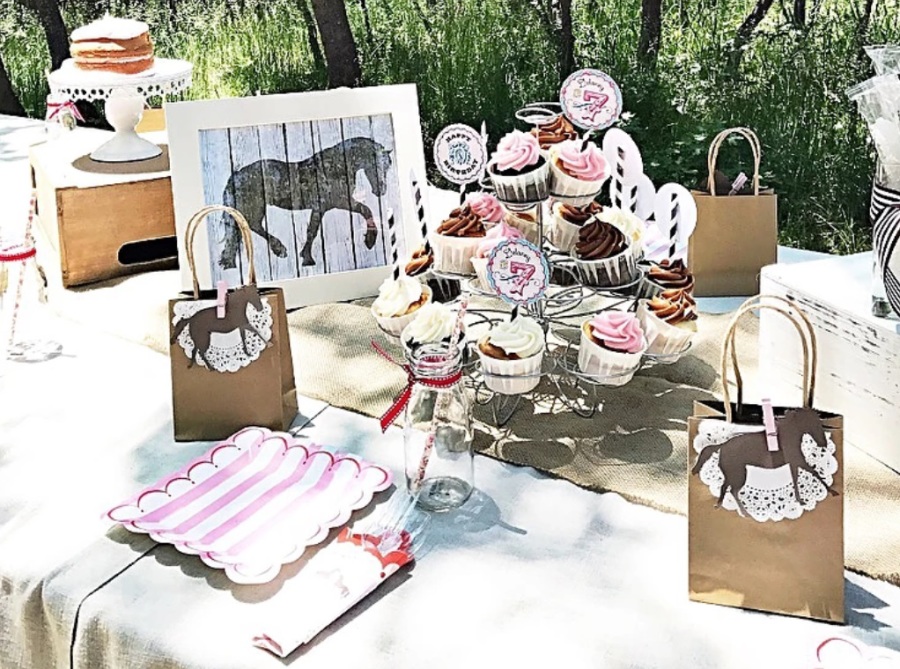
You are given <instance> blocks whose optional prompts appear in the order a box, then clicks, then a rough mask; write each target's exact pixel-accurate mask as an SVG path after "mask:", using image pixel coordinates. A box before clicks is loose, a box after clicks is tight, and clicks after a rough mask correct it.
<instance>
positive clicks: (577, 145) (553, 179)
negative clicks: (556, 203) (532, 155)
mask: <svg viewBox="0 0 900 669" xmlns="http://www.w3.org/2000/svg"><path fill="white" fill-rule="evenodd" d="M608 177H609V165H608V163H607V162H606V158H604V157H603V152H602V151H601V150H600V148H599V147H598V146H597V145H596V144H593V143H591V142H579V141H572V140H569V141H566V142H562V143H560V144H557V145H556V146H553V147H551V148H550V193H551V194H552V195H553V197H558V198H561V199H564V200H565V201H566V202H569V203H571V204H574V205H577V206H583V205H586V204H589V203H590V202H591V200H593V199H594V197H595V196H596V195H597V193H599V192H600V189H601V188H602V187H603V182H604V181H606V179H607V178H608Z"/></svg>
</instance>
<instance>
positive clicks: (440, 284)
mask: <svg viewBox="0 0 900 669" xmlns="http://www.w3.org/2000/svg"><path fill="white" fill-rule="evenodd" d="M432 265H434V252H433V251H426V250H425V247H424V246H420V247H419V248H418V249H416V250H415V251H414V252H413V254H412V256H411V257H410V259H409V262H407V263H406V269H405V274H406V276H414V277H416V278H417V279H418V280H419V281H421V282H422V283H424V284H426V285H427V286H428V287H429V288H431V294H432V299H433V300H434V301H435V302H450V301H452V300H455V299H456V298H457V297H459V296H460V294H461V293H462V288H461V286H460V285H459V281H457V280H456V279H447V278H444V277H438V276H435V275H434V274H433V273H432V272H431V267H432Z"/></svg>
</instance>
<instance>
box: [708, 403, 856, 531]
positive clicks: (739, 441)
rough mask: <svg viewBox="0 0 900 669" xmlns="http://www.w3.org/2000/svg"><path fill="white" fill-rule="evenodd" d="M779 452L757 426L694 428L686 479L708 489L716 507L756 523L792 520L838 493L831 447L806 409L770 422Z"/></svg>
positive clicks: (828, 437) (819, 423) (816, 418)
mask: <svg viewBox="0 0 900 669" xmlns="http://www.w3.org/2000/svg"><path fill="white" fill-rule="evenodd" d="M776 425H777V433H778V446H779V450H777V451H770V450H769V446H768V443H767V438H766V432H765V429H764V428H763V427H762V426H750V425H736V424H733V423H723V422H721V421H718V420H706V421H702V422H701V423H700V426H699V428H698V432H697V436H696V438H695V439H694V443H693V444H692V446H693V448H694V452H695V453H696V454H697V460H696V462H695V464H694V466H693V467H692V468H691V475H692V476H699V477H700V480H701V481H702V482H703V483H704V484H705V485H707V486H708V487H709V491H710V494H711V496H712V497H713V498H714V499H715V504H716V506H717V507H719V508H721V509H722V510H723V511H728V512H737V513H738V514H740V515H742V516H745V517H749V518H752V519H753V520H755V521H757V522H766V521H779V520H784V519H796V518H799V517H800V516H801V515H802V514H803V513H806V512H809V511H812V510H813V509H815V507H816V505H817V504H819V503H820V502H822V501H823V500H825V499H826V498H827V497H829V496H835V495H837V494H838V492H837V491H836V490H835V489H834V488H833V487H832V485H833V483H834V475H835V473H836V472H837V468H838V465H837V458H836V457H835V452H836V446H835V444H834V442H833V441H832V439H831V435H830V434H828V432H826V430H825V429H824V428H823V427H822V421H821V420H820V418H819V416H818V414H817V413H816V412H815V411H814V410H812V409H793V410H790V411H787V412H786V413H785V415H784V416H783V417H781V418H778V419H776Z"/></svg>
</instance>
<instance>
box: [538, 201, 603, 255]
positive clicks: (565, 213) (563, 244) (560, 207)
mask: <svg viewBox="0 0 900 669" xmlns="http://www.w3.org/2000/svg"><path fill="white" fill-rule="evenodd" d="M552 211H553V226H552V227H551V228H550V233H549V237H550V241H551V242H552V243H553V245H554V246H555V247H556V248H558V249H559V250H560V251H563V252H565V253H570V254H571V253H573V252H574V251H575V244H576V243H577V242H578V233H579V232H581V228H582V226H583V225H584V224H585V223H587V222H588V221H589V220H591V218H593V217H594V216H595V215H596V214H599V213H600V212H601V211H603V207H602V206H600V204H599V203H597V202H594V201H593V200H592V201H591V202H589V203H588V204H586V205H584V206H581V207H579V206H576V205H574V204H568V203H565V202H554V203H553V209H552Z"/></svg>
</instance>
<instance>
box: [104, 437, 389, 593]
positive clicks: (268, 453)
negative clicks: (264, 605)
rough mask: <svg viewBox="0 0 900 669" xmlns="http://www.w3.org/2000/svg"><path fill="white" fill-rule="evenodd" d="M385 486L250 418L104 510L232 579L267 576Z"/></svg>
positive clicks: (362, 469)
mask: <svg viewBox="0 0 900 669" xmlns="http://www.w3.org/2000/svg"><path fill="white" fill-rule="evenodd" d="M390 485H391V473H390V471H388V470H387V469H385V468H383V467H380V466H378V465H375V464H372V463H369V462H366V461H364V460H360V459H359V458H357V457H356V456H354V455H349V454H345V453H332V452H330V451H327V450H325V449H324V448H322V447H320V446H315V445H312V444H302V443H300V441H299V440H298V439H297V438H296V437H294V436H292V435H290V434H287V433H284V432H272V431H270V430H267V429H265V428H259V427H249V428H246V429H244V430H241V431H240V432H238V433H237V434H234V435H232V436H231V437H229V438H228V439H226V440H225V441H223V442H221V443H219V444H216V445H215V446H214V447H213V448H211V449H210V450H209V451H208V452H207V453H206V454H205V455H203V456H201V457H200V458H197V459H196V460H193V461H191V462H190V463H188V464H187V465H186V466H184V467H183V468H182V469H180V470H179V471H177V472H175V473H174V474H170V475H169V476H166V477H165V478H163V479H161V480H160V481H157V482H156V483H155V484H153V485H151V486H149V487H147V488H145V489H144V490H142V491H141V492H140V493H138V494H137V495H135V496H134V497H133V498H132V499H130V500H128V501H126V502H124V503H122V504H119V505H117V506H116V507H114V508H113V509H111V510H110V511H108V512H107V514H106V515H107V517H109V518H110V519H111V520H115V521H117V522H120V523H122V525H123V526H124V527H125V528H126V529H129V530H131V531H132V532H140V533H143V534H149V535H150V536H151V537H152V538H153V539H155V540H156V541H159V542H160V543H168V544H172V545H173V546H175V548H177V549H178V550H179V551H181V552H182V553H187V554H189V555H199V556H200V559H201V560H203V562H205V563H206V564H207V565H209V566H210V567H214V568H216V569H224V570H225V574H226V575H227V576H228V578H229V579H231V580H232V581H234V582H235V583H267V582H269V581H271V580H272V579H274V578H275V576H277V575H278V572H279V571H280V569H281V567H282V565H285V564H288V563H289V562H293V561H294V560H297V559H299V558H300V556H301V555H302V554H303V552H304V551H305V550H306V548H307V547H308V546H313V545H315V544H317V543H320V542H321V541H323V540H324V539H325V537H327V536H328V532H329V531H330V530H331V529H332V528H334V527H338V526H340V525H344V524H345V523H346V522H347V521H348V520H349V519H350V514H352V513H353V511H356V510H357V509H361V508H363V507H364V506H366V505H368V504H369V502H371V501H372V495H374V494H375V493H376V492H379V491H381V490H385V489H387V488H388V487H389V486H390Z"/></svg>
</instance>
